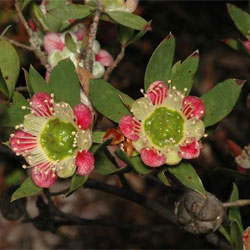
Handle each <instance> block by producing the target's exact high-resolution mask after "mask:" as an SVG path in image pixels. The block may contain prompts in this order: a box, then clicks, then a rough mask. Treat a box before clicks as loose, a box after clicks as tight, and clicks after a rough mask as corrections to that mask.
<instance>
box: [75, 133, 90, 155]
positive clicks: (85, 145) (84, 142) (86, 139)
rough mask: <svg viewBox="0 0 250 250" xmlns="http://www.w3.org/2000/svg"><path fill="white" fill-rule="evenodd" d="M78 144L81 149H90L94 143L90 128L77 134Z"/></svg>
mask: <svg viewBox="0 0 250 250" xmlns="http://www.w3.org/2000/svg"><path fill="white" fill-rule="evenodd" d="M77 145H78V149H79V150H88V149H89V148H90V147H91V145H92V134H91V131H90V130H89V129H87V130H79V132H78V136H77Z"/></svg>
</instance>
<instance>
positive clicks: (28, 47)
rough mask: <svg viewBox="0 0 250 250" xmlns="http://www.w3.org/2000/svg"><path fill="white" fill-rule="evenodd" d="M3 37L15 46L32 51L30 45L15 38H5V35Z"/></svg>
mask: <svg viewBox="0 0 250 250" xmlns="http://www.w3.org/2000/svg"><path fill="white" fill-rule="evenodd" d="M4 39H6V40H7V41H8V42H10V43H11V44H13V45H15V46H17V47H20V48H23V49H26V50H29V51H34V49H33V48H32V47H31V46H28V45H25V44H23V43H19V42H18V41H15V40H13V39H10V38H7V37H4Z"/></svg>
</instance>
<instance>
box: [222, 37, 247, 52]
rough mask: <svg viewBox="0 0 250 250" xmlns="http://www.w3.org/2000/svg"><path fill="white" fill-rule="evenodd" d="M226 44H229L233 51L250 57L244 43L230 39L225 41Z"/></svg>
mask: <svg viewBox="0 0 250 250" xmlns="http://www.w3.org/2000/svg"><path fill="white" fill-rule="evenodd" d="M224 43H225V44H227V45H228V46H229V47H231V48H232V49H235V50H238V51H240V52H242V53H244V54H246V55H248V56H249V52H248V50H247V48H246V46H245V44H244V43H243V42H242V41H240V40H234V39H230V38H229V39H225V40H224Z"/></svg>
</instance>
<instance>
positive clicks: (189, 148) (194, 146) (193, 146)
mask: <svg viewBox="0 0 250 250" xmlns="http://www.w3.org/2000/svg"><path fill="white" fill-rule="evenodd" d="M200 148H201V146H200V144H199V142H198V141H197V140H196V139H195V138H192V139H191V141H189V142H187V141H186V142H184V144H183V146H180V149H179V156H180V157H181V158H183V159H193V158H196V157H198V156H199V154H200Z"/></svg>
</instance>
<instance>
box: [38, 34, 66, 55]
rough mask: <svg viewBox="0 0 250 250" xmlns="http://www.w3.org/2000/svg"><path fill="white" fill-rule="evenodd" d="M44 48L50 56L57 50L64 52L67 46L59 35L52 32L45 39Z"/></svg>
mask: <svg viewBox="0 0 250 250" xmlns="http://www.w3.org/2000/svg"><path fill="white" fill-rule="evenodd" d="M43 47H44V49H45V50H46V51H47V52H48V53H49V54H50V53H52V52H53V51H55V50H61V51H62V50H63V49H64V47H65V44H64V43H63V42H62V40H61V37H60V35H59V34H58V33H56V32H50V33H47V34H46V35H45V36H44V37H43Z"/></svg>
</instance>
